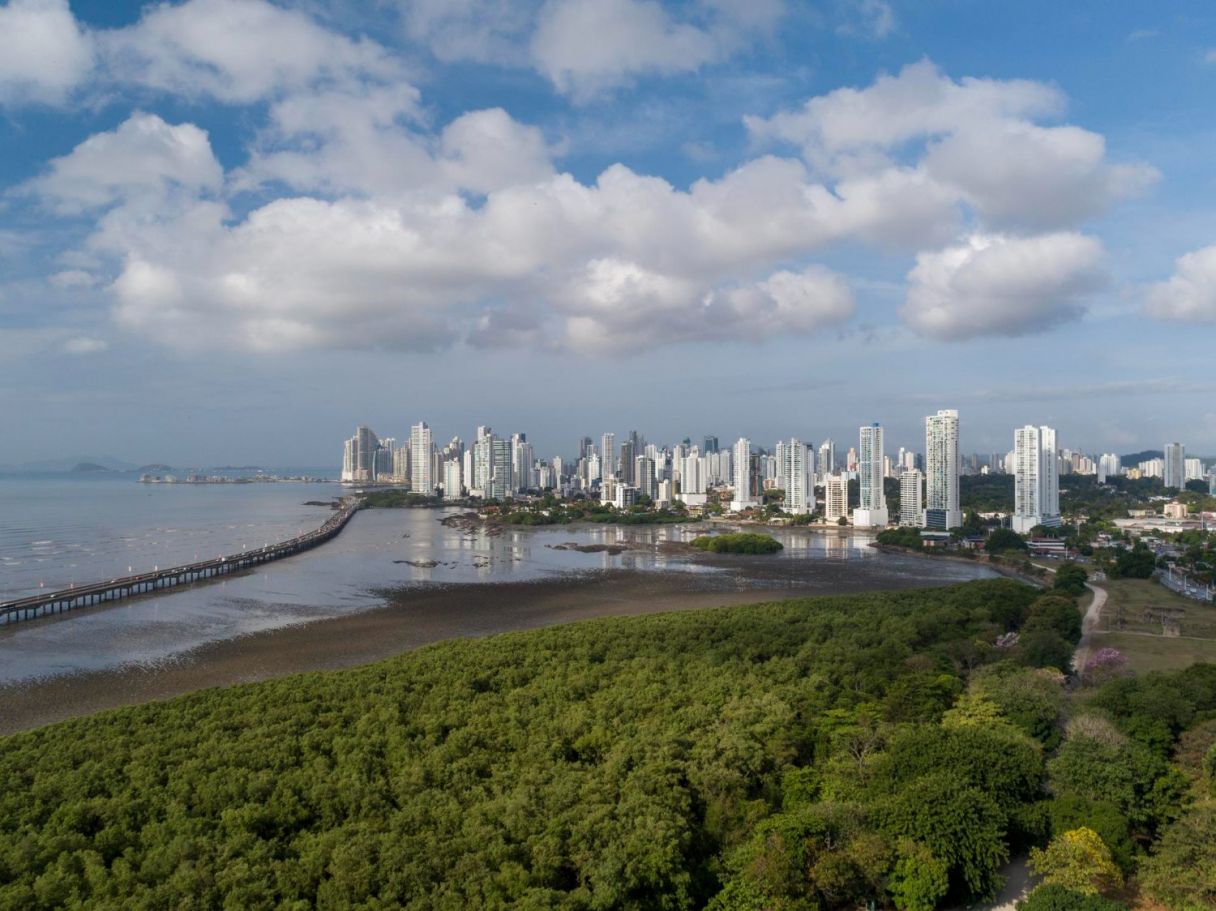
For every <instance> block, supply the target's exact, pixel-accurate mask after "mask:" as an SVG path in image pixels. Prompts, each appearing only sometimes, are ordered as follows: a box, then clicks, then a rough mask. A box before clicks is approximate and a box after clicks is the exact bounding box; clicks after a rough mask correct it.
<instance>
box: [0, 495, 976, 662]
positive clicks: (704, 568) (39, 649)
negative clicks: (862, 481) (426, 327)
mask: <svg viewBox="0 0 1216 911" xmlns="http://www.w3.org/2000/svg"><path fill="white" fill-rule="evenodd" d="M457 512H458V511H456V510H445V511H439V510H367V511H364V512H362V513H360V514H359V515H358V516H356V517H355V519H354V520H352V522H351V523H350V524H349V525H348V526H347V529H346V530H345V531H344V532H343V533H342V534H341V535H339V536H338V537H337V538H336V539H334V540H333V541H331V542H330V543H328V544H326V545H325V546H323V547H320V548H317V549H316V550H312V551H309V552H307V553H304V554H300V555H298V556H296V557H292V558H290V559H287V560H282V561H279V562H276V563H272V564H269V565H267V566H265V567H262V568H260V569H259V570H258V571H257V572H254V573H250V574H247V575H243V576H234V577H226V578H224V579H223V580H220V581H217V582H214V583H210V584H203V585H199V586H196V587H193V588H186V589H179V590H176V591H173V592H169V593H166V594H162V595H155V596H147V597H145V598H142V599H136V600H132V601H128V602H125V603H121V604H119V605H115V606H110V607H103V608H96V609H87V610H82V611H79V612H76V613H73V614H69V615H66V616H64V617H61V618H57V619H52V620H48V621H42V622H35V623H29V624H26V623H18V624H14V625H13V626H11V627H7V628H4V629H3V630H0V684H4V683H13V682H16V681H20V680H26V679H30V678H34V677H39V676H46V675H54V674H64V673H72V672H76V671H87V670H101V669H105V668H110V667H115V666H120V665H126V664H141V665H156V664H160V663H163V662H166V661H173V660H175V658H176V657H177V656H180V655H181V654H183V653H184V652H187V651H189V650H191V649H195V648H198V647H199V646H202V645H205V644H206V643H209V642H215V641H218V640H224V639H232V638H236V637H239V636H244V635H249V634H251V633H256V632H261V631H264V630H270V629H277V628H282V627H286V626H291V625H294V624H299V623H306V622H309V621H312V620H316V619H321V618H327V617H337V616H342V615H345V614H350V613H353V612H356V611H362V610H368V609H370V608H374V607H377V606H380V605H381V604H383V603H384V596H383V594H382V593H383V592H384V591H385V590H386V589H403V588H404V589H407V590H408V589H410V588H419V589H428V588H432V587H434V586H445V587H446V586H451V585H461V584H468V583H476V582H483V583H484V582H515V581H533V580H538V579H546V578H556V577H562V576H566V575H569V574H577V573H585V572H588V571H594V570H621V569H627V570H638V571H644V572H652V571H665V572H679V573H685V574H688V575H689V588H688V590H689V591H694V590H696V591H738V590H743V589H749V588H762V589H791V588H797V589H800V590H805V591H820V590H822V591H825V592H830V591H837V590H844V589H842V585H844V586H846V588H847V587H848V586H851V587H852V590H856V589H857V586H858V585H868V586H869V587H872V588H873V587H883V586H884V585H887V584H893V583H890V582H888V581H886V580H897V581H899V582H901V583H903V584H908V583H913V584H934V583H946V582H951V581H958V580H962V579H968V578H977V577H981V576H984V575H990V573H989V572H988V571H987V570H985V569H983V568H982V567H978V566H969V565H966V564H960V563H953V562H944V561H933V560H926V559H922V558H916V557H910V556H903V555H898V554H886V553H880V552H878V551H876V550H874V549H873V548H870V547H868V546H867V545H868V544H869V541H870V540H871V539H870V538H868V537H865V536H857V535H852V534H847V533H846V534H838V533H836V532H828V533H822V532H819V533H817V532H811V531H808V530H806V529H771V530H770V532H771V533H772V534H773V535H774V536H776V537H777V538H778V539H780V540H781V541H782V543H783V544H784V545H785V549H784V550H783V551H781V552H780V553H779V554H777V555H775V556H772V557H763V558H758V559H757V558H748V557H727V556H717V555H705V554H701V553H699V552H695V551H690V550H689V549H688V548H685V547H682V546H680V545H682V544H683V543H686V542H687V541H689V540H691V539H692V538H693V537H695V536H696V535H698V534H702V533H704V532H705V531H706V530H707V528H706V527H705V526H649V527H648V526H629V527H617V526H603V525H585V526H577V527H575V526H557V527H545V528H540V529H487V528H485V527H483V526H476V527H472V528H462V527H448V526H446V525H444V524H443V522H442V521H441V520H442V519H444V518H446V517H448V516H451V515H455V514H456V513H457ZM715 530H725V529H721V528H720V527H719V528H716V529H715ZM862 574H864V576H865V577H866V578H864V579H863V578H862ZM842 580H844V581H843V582H842ZM859 580H860V581H859Z"/></svg>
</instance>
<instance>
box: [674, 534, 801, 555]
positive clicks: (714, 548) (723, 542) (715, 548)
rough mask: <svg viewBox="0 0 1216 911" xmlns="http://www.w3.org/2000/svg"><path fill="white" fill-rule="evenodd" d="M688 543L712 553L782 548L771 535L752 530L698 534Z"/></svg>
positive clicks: (759, 551)
mask: <svg viewBox="0 0 1216 911" xmlns="http://www.w3.org/2000/svg"><path fill="white" fill-rule="evenodd" d="M689 543H690V544H692V546H693V547H695V548H697V550H704V551H708V552H710V553H714V554H775V553H777V551H779V550H782V549H783V548H784V545H783V544H782V543H781V542H780V541H778V540H777V539H776V538H774V537H773V536H772V535H758V534H754V533H752V532H728V533H726V534H720V535H700V536H698V537H696V538H693V539H692V541H691V542H689Z"/></svg>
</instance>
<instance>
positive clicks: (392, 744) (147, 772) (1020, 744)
mask: <svg viewBox="0 0 1216 911" xmlns="http://www.w3.org/2000/svg"><path fill="white" fill-rule="evenodd" d="M1078 634H1079V626H1078V615H1077V609H1076V605H1075V602H1073V601H1072V600H1071V599H1069V598H1067V597H1065V596H1063V595H1061V594H1059V593H1047V594H1043V593H1040V592H1038V591H1036V590H1033V589H1031V588H1029V587H1026V586H1022V585H1020V584H1018V583H1015V582H1012V581H1009V580H989V581H982V582H973V583H968V584H965V585H959V586H953V587H950V588H945V589H938V590H929V591H913V592H897V593H887V594H872V595H859V596H851V597H832V598H818V599H804V600H795V601H786V602H782V603H777V604H764V605H754V606H742V607H734V608H724V609H718V610H703V611H693V612H686V613H678V614H666V615H656V616H649V617H637V618H628V619H607V620H595V621H589V622H584V623H578V624H573V625H569V626H563V627H555V628H550V629H544V630H537V631H531V632H527V633H517V634H509V635H503V636H495V637H491V638H486V639H479V640H465V641H454V642H448V643H443V644H439V645H435V646H431V647H428V648H424V649H421V650H419V651H417V652H413V653H411V654H408V655H405V656H402V657H399V658H395V659H391V660H388V661H383V662H379V663H376V664H372V665H369V666H367V667H364V668H358V669H353V670H347V671H340V672H330V673H315V674H308V675H302V676H295V677H291V678H286V679H283V680H278V681H272V682H267V683H261V684H254V685H246V686H237V687H231V688H228V689H223V690H211V691H205V692H201V693H197V694H194V695H190V696H186V697H182V698H178V699H173V700H170V701H168V702H163V703H155V704H150V705H145V706H140V707H135V708H129V709H121V710H118V711H112V712H107V713H104V714H101V715H97V716H95V717H92V718H87V719H82V720H78V721H72V722H66V723H63V724H58V725H53V726H50V727H47V728H44V729H41V730H38V731H34V732H29V733H25V734H18V735H14V736H10V737H7V738H4V739H0V776H2V778H0V780H3V782H4V788H3V790H2V791H0V908H2V909H38V908H62V907H69V908H70V907H88V908H107V909H139V908H147V909H151V908H183V909H192V908H198V909H202V908H217V909H221V908H222V909H271V908H275V909H305V908H311V907H321V908H368V909H373V908H374V909H385V908H396V907H405V908H416V909H467V908H507V907H510V908H519V909H542V908H551V909H557V908H569V909H610V908H622V909H629V908H636V909H642V908H658V909H685V908H688V909H693V908H703V907H709V908H713V909H717V911H742V909H749V911H760V909H768V911H796V909H805V911H810V909H824V911H826V909H833V908H855V907H858V906H859V905H864V904H865V903H866V902H868V901H873V902H874V903H875V904H876V906H878V907H897V908H901V909H909V911H919V909H925V911H927V909H931V908H934V907H939V906H947V905H949V904H951V903H955V902H962V901H965V900H968V899H971V898H974V897H979V896H986V895H990V894H991V893H993V891H994V890H995V889H996V888H997V887H998V886H999V883H1000V880H1001V874H1000V871H1001V869H1002V867H1003V865H1004V864H1005V863H1006V862H1007V860H1008V859H1009V858H1010V857H1011V856H1012V855H1013V854H1015V853H1017V852H1022V851H1024V850H1026V849H1029V848H1032V847H1033V848H1035V849H1036V852H1037V853H1035V854H1034V855H1032V862H1033V863H1034V864H1036V865H1037V866H1036V868H1037V869H1040V870H1041V871H1042V872H1044V873H1045V874H1046V875H1047V882H1048V885H1045V886H1043V887H1040V889H1039V890H1038V891H1037V892H1036V893H1035V894H1034V896H1032V902H1033V903H1037V904H1036V905H1034V907H1038V908H1041V909H1047V908H1064V907H1069V908H1073V907H1075V908H1082V909H1095V911H1097V909H1101V908H1105V907H1119V905H1117V904H1115V905H1111V904H1110V903H1107V904H1100V903H1101V902H1104V901H1105V900H1104V899H1102V898H1101V897H1100V896H1098V895H1096V894H1095V893H1096V892H1097V891H1098V890H1099V889H1101V890H1103V891H1106V892H1108V893H1113V892H1114V891H1116V890H1118V889H1119V888H1121V886H1120V885H1119V884H1120V883H1121V882H1122V881H1123V878H1124V877H1125V876H1127V875H1128V874H1132V873H1135V874H1136V875H1137V876H1138V878H1139V881H1140V882H1141V883H1142V884H1143V886H1144V888H1145V889H1147V890H1149V891H1150V892H1151V894H1152V895H1154V896H1155V897H1158V898H1159V899H1160V900H1162V901H1164V902H1165V903H1166V904H1167V906H1168V907H1170V908H1174V909H1190V908H1200V907H1212V904H1211V903H1212V902H1213V901H1216V894H1214V893H1213V883H1216V879H1207V880H1206V882H1205V880H1204V877H1205V876H1207V874H1208V873H1210V872H1211V870H1212V869H1213V865H1214V864H1216V856H1214V852H1216V848H1214V847H1213V845H1216V811H1214V810H1213V809H1212V804H1211V802H1210V797H1211V794H1210V788H1211V787H1212V778H1213V771H1214V770H1213V765H1214V764H1216V752H1213V747H1212V742H1213V740H1216V722H1213V721H1212V719H1213V718H1216V666H1211V665H1197V666H1195V667H1193V668H1191V669H1190V670H1188V671H1185V672H1183V673H1181V674H1177V675H1175V676H1173V677H1169V678H1166V677H1146V678H1143V679H1116V680H1114V681H1112V682H1111V683H1109V684H1107V685H1106V686H1105V687H1103V688H1101V689H1097V690H1089V691H1085V692H1084V697H1085V698H1084V699H1080V700H1078V699H1073V698H1071V697H1070V696H1069V695H1068V694H1067V692H1066V690H1065V688H1064V686H1063V683H1064V677H1063V674H1061V673H1060V672H1059V670H1053V669H1051V668H1040V667H1036V665H1044V664H1051V663H1055V664H1057V665H1059V664H1062V663H1063V664H1066V663H1067V657H1068V654H1069V651H1070V649H1071V643H1072V642H1074V641H1075V638H1076V636H1077V635H1078ZM1061 643H1063V648H1061V647H1060V644H1061ZM1205 798H1206V800H1205ZM1205 865H1206V866H1205ZM1205 890H1206V891H1205Z"/></svg>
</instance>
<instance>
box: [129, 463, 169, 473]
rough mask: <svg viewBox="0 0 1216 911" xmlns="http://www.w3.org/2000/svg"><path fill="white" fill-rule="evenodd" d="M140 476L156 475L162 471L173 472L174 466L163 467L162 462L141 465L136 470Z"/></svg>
mask: <svg viewBox="0 0 1216 911" xmlns="http://www.w3.org/2000/svg"><path fill="white" fill-rule="evenodd" d="M135 470H136V471H137V472H139V473H140V474H156V473H157V472H162V471H172V470H173V466H172V465H162V464H161V463H160V462H153V463H152V464H151V465H140V466H139V467H138V468H136V469H135Z"/></svg>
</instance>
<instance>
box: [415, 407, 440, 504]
mask: <svg viewBox="0 0 1216 911" xmlns="http://www.w3.org/2000/svg"><path fill="white" fill-rule="evenodd" d="M431 449H432V446H431V428H430V427H428V426H427V425H426V421H421V422H419V423H417V424H415V425H414V426H413V427H411V428H410V490H412V491H413V492H414V493H420V494H425V495H426V496H428V497H429V496H430V495H431V494H433V493H434V492H435V476H434V475H433V474H432V468H433V464H432V461H431Z"/></svg>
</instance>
